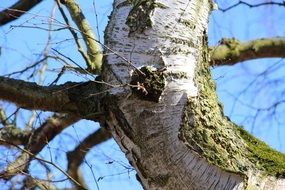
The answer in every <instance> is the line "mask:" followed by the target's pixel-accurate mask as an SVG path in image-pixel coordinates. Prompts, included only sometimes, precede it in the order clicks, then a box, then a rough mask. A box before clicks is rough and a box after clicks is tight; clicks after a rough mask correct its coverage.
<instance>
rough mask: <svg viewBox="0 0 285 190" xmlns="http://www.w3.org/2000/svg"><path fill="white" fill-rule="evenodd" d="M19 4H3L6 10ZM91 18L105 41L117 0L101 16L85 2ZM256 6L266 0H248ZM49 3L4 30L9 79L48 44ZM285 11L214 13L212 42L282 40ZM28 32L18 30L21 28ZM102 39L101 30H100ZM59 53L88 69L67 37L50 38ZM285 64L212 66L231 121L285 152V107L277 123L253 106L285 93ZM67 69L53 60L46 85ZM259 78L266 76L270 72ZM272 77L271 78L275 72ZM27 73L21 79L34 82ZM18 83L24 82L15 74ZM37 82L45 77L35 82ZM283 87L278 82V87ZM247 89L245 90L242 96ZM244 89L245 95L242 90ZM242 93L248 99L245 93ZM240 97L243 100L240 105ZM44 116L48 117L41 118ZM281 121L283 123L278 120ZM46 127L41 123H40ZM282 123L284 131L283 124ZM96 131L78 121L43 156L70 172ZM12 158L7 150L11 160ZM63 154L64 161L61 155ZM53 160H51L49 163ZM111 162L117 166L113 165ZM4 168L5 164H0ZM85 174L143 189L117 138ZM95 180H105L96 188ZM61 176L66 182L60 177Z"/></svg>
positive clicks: (103, 4) (112, 185)
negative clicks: (70, 159)
mask: <svg viewBox="0 0 285 190" xmlns="http://www.w3.org/2000/svg"><path fill="white" fill-rule="evenodd" d="M13 2H15V1H9V2H8V1H4V2H1V6H0V9H3V8H4V7H6V6H7V5H10V4H12V3H13ZM79 2H80V4H81V6H82V8H83V10H84V12H85V14H86V17H87V18H88V20H89V22H90V24H91V25H92V27H93V29H94V30H95V31H97V26H98V29H99V36H100V41H103V36H104V35H103V31H104V28H105V26H106V24H107V16H108V15H109V14H110V12H111V10H112V0H104V1H102V0H96V12H97V16H98V23H97V22H96V14H95V12H94V7H93V2H92V1H86V0H85V1H83V0H80V1H79ZM235 2H237V1H232V0H231V1H229V0H219V1H218V4H219V5H220V6H221V7H228V6H229V5H231V4H234V3H235ZM248 2H252V3H258V2H263V1H260V0H259V1H257V0H254V1H248ZM52 6H53V5H52V3H51V1H44V2H42V4H41V5H40V6H38V7H36V8H34V9H33V10H32V14H27V15H25V16H23V17H22V18H21V19H19V20H17V21H16V22H12V23H10V24H8V25H6V26H5V27H2V28H0V46H1V47H2V53H1V55H0V61H1V66H0V74H1V75H3V74H7V73H10V72H12V71H15V70H19V69H21V68H24V67H25V66H26V65H27V64H28V65H29V64H32V63H34V62H35V61H37V60H39V59H40V58H41V54H42V52H43V47H44V46H45V44H46V42H47V38H48V35H47V32H46V31H44V30H42V29H43V28H47V27H48V17H49V16H50V14H51V10H52ZM284 14H285V11H284V8H282V7H277V6H275V7H270V6H268V7H260V8H254V9H250V8H247V7H245V6H239V7H237V8H235V9H232V10H230V11H228V12H226V13H222V12H220V11H215V12H213V14H212V16H211V19H210V24H209V43H210V45H216V44H217V43H218V41H219V40H220V39H221V38H222V37H235V38H238V39H240V40H242V41H245V40H250V39H256V38H261V37H271V36H284V32H285V28H284V27H283V25H282V24H280V23H281V22H282V20H283V19H284V16H285V15H284ZM56 18H57V19H58V20H61V17H60V15H59V12H58V11H56ZM20 25H21V26H22V27H18V26H20ZM23 26H35V27H36V28H23ZM96 34H97V32H96ZM52 41H53V45H52V46H53V47H54V48H56V49H57V50H59V51H61V52H62V53H64V54H65V55H67V56H69V57H70V58H72V59H73V60H74V61H76V62H77V63H78V64H80V65H82V66H83V67H84V64H83V63H84V62H83V60H82V58H81V57H80V55H79V53H78V52H77V50H76V49H77V48H76V46H75V44H74V42H73V41H72V37H71V35H70V34H69V32H68V31H60V32H53V33H52ZM282 64H284V60H283V59H262V60H255V61H251V62H245V63H241V64H237V65H235V66H230V67H229V66H224V67H219V68H213V69H212V71H213V77H214V79H216V82H217V89H218V95H219V98H220V100H221V101H222V102H223V104H224V108H225V113H226V115H228V116H229V117H230V118H231V119H232V120H233V121H235V122H237V123H238V124H241V125H243V126H244V127H245V128H246V129H248V130H249V131H251V132H252V133H253V134H254V135H256V136H258V137H259V138H261V139H263V140H265V141H266V142H267V143H268V144H270V145H271V146H272V147H274V148H276V149H279V150H281V151H283V152H285V147H284V146H283V145H284V144H285V140H283V139H285V138H282V134H285V133H284V132H285V131H284V127H283V126H284V122H285V121H284V119H282V117H284V116H283V113H284V106H283V105H281V106H279V107H278V108H277V109H276V113H275V114H276V116H275V117H276V118H278V119H274V117H271V118H273V119H270V117H269V115H270V113H269V115H268V113H266V112H260V113H259V112H258V114H257V112H256V111H255V109H253V108H255V107H267V106H268V105H270V104H272V103H274V102H275V101H277V100H278V99H280V98H282V95H283V94H284V90H285V89H284V85H283V84H284V83H283V84H282V78H283V76H284V71H285V70H284V68H283V66H282ZM61 67H62V63H58V62H56V61H53V60H51V61H50V62H49V69H48V70H47V71H46V76H45V78H44V79H43V83H44V84H46V85H47V84H50V83H51V81H53V80H54V78H55V77H56V73H57V72H58V71H59V70H60V68H61ZM265 70H268V72H265V74H264V75H261V74H260V73H264V71H265ZM269 71H270V72H269ZM30 73H31V72H28V73H27V74H26V75H25V76H21V77H22V78H23V77H24V78H25V77H28V76H29V75H30ZM13 77H20V76H17V75H14V76H13ZM90 79H92V78H90V77H88V76H80V75H78V74H76V73H74V72H68V73H67V74H66V75H65V76H64V77H62V78H61V79H60V81H59V83H64V82H65V81H68V80H72V81H86V80H90ZM33 80H35V81H38V80H39V77H38V76H35V77H33ZM280 80H281V82H279V83H278V81H280ZM244 89H247V90H246V91H244ZM243 91H244V92H243ZM242 92H243V93H242ZM237 97H238V99H237ZM5 106H6V107H7V108H8V110H11V112H12V111H13V109H14V107H13V106H8V105H5ZM42 115H43V118H46V117H47V116H48V115H49V113H44V114H42ZM27 116H29V113H28V112H26V111H23V113H22V114H21V117H20V118H19V119H18V120H19V125H20V126H24V124H25V122H27ZM277 121H278V122H279V123H278V122H277ZM37 123H38V124H39V123H40V120H39V121H38V122H37ZM282 124H283V125H282ZM96 129H98V125H97V124H95V123H93V122H89V121H80V122H79V123H77V124H76V125H74V126H72V127H70V128H69V129H68V130H65V131H64V133H63V134H62V135H61V136H59V137H57V138H56V139H54V141H52V142H51V143H50V144H49V147H50V148H49V149H52V150H53V151H54V152H53V154H52V155H50V154H49V151H48V148H46V149H45V150H44V151H42V152H41V153H40V156H42V157H45V158H50V157H52V159H53V160H56V161H57V162H58V164H59V165H60V166H61V167H62V168H66V162H65V157H64V153H65V152H66V151H67V150H72V149H73V148H74V147H75V146H76V143H78V142H80V141H81V140H82V139H84V137H86V136H87V135H88V134H90V133H92V132H93V131H95V130H96ZM8 153H9V152H7V154H8ZM60 155H61V156H60ZM50 159H51V158H50ZM110 163H111V164H110ZM34 166H37V167H33V170H34V171H36V172H38V173H40V172H42V171H43V169H42V168H41V167H40V166H39V164H38V163H36V162H35V163H34ZM0 167H1V165H0ZM82 171H83V173H84V175H86V176H87V182H88V184H89V186H90V189H97V185H98V186H99V188H100V189H101V190H104V189H118V190H120V189H124V190H128V189H142V188H141V186H140V184H139V183H138V182H137V181H136V180H135V172H134V171H132V170H130V169H129V163H128V161H127V160H126V159H125V158H124V155H123V154H122V152H121V151H120V150H119V147H118V146H117V145H116V143H115V142H114V141H113V140H110V141H108V142H106V143H103V144H102V145H99V146H97V147H95V148H93V149H92V150H91V151H90V152H89V153H88V155H87V158H86V162H85V164H83V166H82ZM94 175H95V178H96V179H98V178H99V177H102V179H101V180H99V181H98V182H97V185H96V182H95V180H94ZM56 176H58V177H59V178H63V177H64V176H63V175H62V174H60V173H57V174H56ZM68 185H69V184H68V183H65V182H63V183H61V186H62V187H63V186H68Z"/></svg>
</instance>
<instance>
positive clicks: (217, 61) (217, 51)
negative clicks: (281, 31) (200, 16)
mask: <svg viewBox="0 0 285 190" xmlns="http://www.w3.org/2000/svg"><path fill="white" fill-rule="evenodd" d="M210 49H211V51H210V55H211V65H212V66H215V65H218V66H221V65H234V64H236V63H238V62H241V61H247V60H252V59H260V58H278V57H285V38H261V39H256V40H252V41H248V42H243V43H241V42H240V41H239V40H237V39H234V38H231V39H229V38H225V39H222V40H221V41H220V45H218V46H215V47H211V48H210Z"/></svg>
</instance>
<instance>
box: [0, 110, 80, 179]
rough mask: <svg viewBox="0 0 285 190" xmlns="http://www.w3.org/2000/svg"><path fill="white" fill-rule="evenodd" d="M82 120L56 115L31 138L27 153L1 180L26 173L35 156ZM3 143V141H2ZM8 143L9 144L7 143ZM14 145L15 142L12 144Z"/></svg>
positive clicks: (14, 163) (13, 164)
mask: <svg viewBox="0 0 285 190" xmlns="http://www.w3.org/2000/svg"><path fill="white" fill-rule="evenodd" d="M78 120H80V118H79V117H78V116H77V115H68V114H67V115H66V114H61V115H59V114H55V115H53V116H52V117H50V118H49V119H48V120H47V121H46V122H45V123H43V125H42V126H41V127H39V128H38V129H36V130H35V131H34V132H33V134H32V135H31V136H30V139H29V142H28V144H27V145H26V146H25V151H23V152H22V153H21V155H20V156H19V157H18V158H17V159H16V160H15V161H14V162H12V163H10V164H9V165H8V167H7V168H5V170H4V171H2V172H1V173H0V177H1V178H6V179H10V178H11V177H12V176H14V175H16V174H17V173H19V172H22V171H25V170H26V169H27V168H28V166H29V162H30V161H31V159H32V158H33V156H35V155H37V154H38V153H39V152H40V151H41V150H42V149H43V148H44V147H45V146H46V145H47V143H48V142H50V141H51V140H52V139H53V138H54V137H55V136H56V135H58V134H60V133H61V131H62V130H63V129H65V128H66V127H68V126H70V125H72V124H73V123H75V122H77V121H78ZM1 141H3V139H1ZM7 143H8V142H7ZM10 143H11V144H13V142H10Z"/></svg>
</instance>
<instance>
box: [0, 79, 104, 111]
mask: <svg viewBox="0 0 285 190" xmlns="http://www.w3.org/2000/svg"><path fill="white" fill-rule="evenodd" d="M97 86H98V84H96V83H95V82H85V83H84V82H83V83H72V82H68V83H65V84H63V85H52V86H39V85H37V84H36V83H32V82H26V81H23V80H16V79H11V78H6V77H1V76H0V92H1V93H0V99H2V100H6V101H9V102H13V103H15V104H16V105H18V106H19V107H21V108H26V109H38V110H43V111H52V112H60V113H76V114H78V113H79V112H81V111H82V112H85V111H86V110H85V109H86V108H80V106H82V105H83V104H82V101H84V102H86V104H89V103H88V102H87V101H88V100H90V101H92V102H93V103H98V104H99V103H100V99H99V97H97V96H96V95H94V96H92V97H86V96H89V95H90V93H93V94H96V93H98V91H99V90H98V88H97ZM85 93H86V95H85V96H84V94H85ZM79 95H80V96H79ZM91 99H92V100H91ZM79 102H80V103H79ZM80 109H81V111H80ZM93 111H96V110H93Z"/></svg>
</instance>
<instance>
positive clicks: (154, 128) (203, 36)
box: [102, 0, 285, 190]
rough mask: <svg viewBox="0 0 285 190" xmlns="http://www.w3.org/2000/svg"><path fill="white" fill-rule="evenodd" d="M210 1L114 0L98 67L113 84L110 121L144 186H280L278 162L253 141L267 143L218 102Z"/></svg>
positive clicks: (216, 187) (192, 187)
mask: <svg viewBox="0 0 285 190" xmlns="http://www.w3.org/2000/svg"><path fill="white" fill-rule="evenodd" d="M212 7H213V2H212V1H211V0H191V1H190V0H179V1H176V0H164V1H155V0H149V1H144V0H141V1H138V0H132V1H131V0H129V1H124V0H115V1H114V10H113V12H112V15H111V18H110V22H109V24H108V27H107V29H106V32H105V42H106V47H107V48H109V51H106V53H108V56H107V58H106V59H105V63H104V68H103V75H102V77H103V79H104V81H106V82H108V83H110V84H111V85H112V88H108V91H109V93H110V96H109V98H108V99H107V100H106V102H107V104H106V105H105V106H106V107H107V109H106V110H107V115H108V121H107V122H108V126H109V127H110V129H111V131H112V134H113V136H114V138H115V140H116V141H117V143H118V144H119V145H120V147H121V149H122V150H123V151H124V152H125V154H126V156H127V158H128V160H129V161H130V163H131V164H132V165H133V166H134V168H135V169H136V171H137V176H138V179H139V180H140V181H141V184H142V185H143V187H144V188H145V189H163V190H166V189H179V190H183V189H187V190H188V189H203V190H204V189H274V188H276V189H282V187H283V188H284V187H285V184H284V181H283V180H282V179H278V178H276V176H279V177H280V176H283V175H284V173H283V172H284V168H282V169H281V170H280V171H279V170H278V171H276V168H273V169H272V168H271V167H266V166H267V165H266V166H265V164H262V162H261V161H264V162H267V160H263V159H262V157H260V155H259V154H255V153H253V151H252V149H251V148H252V146H251V145H252V144H253V145H255V144H256V146H257V145H259V144H261V145H263V146H265V145H264V144H262V142H260V141H258V140H256V139H254V138H252V137H251V136H250V135H248V134H247V133H246V132H245V131H244V130H242V129H240V128H239V127H237V126H235V125H234V124H233V123H232V122H230V121H229V120H228V119H227V118H226V117H224V115H223V113H222V107H221V105H220V104H219V103H218V99H217V95H216V91H215V83H214V82H213V80H212V79H211V74H210V70H209V56H208V54H207V25H208V17H209V14H210V12H211V10H212ZM139 69H140V70H139ZM245 139H249V142H247V141H246V140H245ZM266 149H268V150H269V152H270V151H271V152H270V154H274V155H275V154H278V153H276V152H274V151H273V150H271V149H269V148H267V147H266ZM258 150H261V149H258ZM278 156H280V157H278V158H277V159H281V160H284V157H283V156H282V155H278ZM259 159H260V160H259ZM275 161H276V160H273V161H272V162H273V165H275V163H276V166H277V164H279V163H277V162H275ZM257 163H258V166H257ZM278 167H279V166H278ZM282 185H283V186H282Z"/></svg>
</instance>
